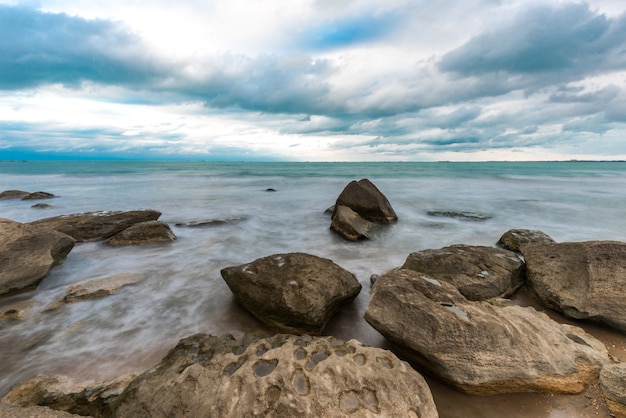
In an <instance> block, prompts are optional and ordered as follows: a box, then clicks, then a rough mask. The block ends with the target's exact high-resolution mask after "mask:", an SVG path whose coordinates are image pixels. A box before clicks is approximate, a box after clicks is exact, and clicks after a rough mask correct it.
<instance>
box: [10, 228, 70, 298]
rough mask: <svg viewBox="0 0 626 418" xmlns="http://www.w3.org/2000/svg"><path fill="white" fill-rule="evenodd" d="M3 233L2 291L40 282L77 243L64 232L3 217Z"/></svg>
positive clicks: (27, 286)
mask: <svg viewBox="0 0 626 418" xmlns="http://www.w3.org/2000/svg"><path fill="white" fill-rule="evenodd" d="M0 236H2V240H0V295H2V294H5V293H9V292H12V291H17V290H21V289H25V288H29V287H33V286H37V285H38V284H39V282H41V280H42V279H43V278H44V277H45V276H46V275H47V274H48V271H50V269H51V268H52V266H54V265H55V264H59V263H61V262H62V261H63V260H64V259H65V257H66V256H67V254H68V253H69V252H70V251H71V250H72V248H74V244H75V243H76V241H75V240H74V239H73V238H72V237H70V236H68V235H66V234H63V233H61V232H57V231H54V230H52V229H47V228H40V227H37V226H33V225H29V224H22V223H19V222H15V221H12V220H9V219H3V218H0Z"/></svg>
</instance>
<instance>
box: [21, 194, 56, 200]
mask: <svg viewBox="0 0 626 418" xmlns="http://www.w3.org/2000/svg"><path fill="white" fill-rule="evenodd" d="M53 197H56V196H55V195H53V194H52V193H48V192H33V193H29V194H27V195H26V196H24V197H22V200H35V199H52V198H53Z"/></svg>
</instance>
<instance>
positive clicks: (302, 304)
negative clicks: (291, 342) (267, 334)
mask: <svg viewBox="0 0 626 418" xmlns="http://www.w3.org/2000/svg"><path fill="white" fill-rule="evenodd" d="M221 274H222V277H223V278H224V280H225V281H226V284H227V285H228V287H229V288H230V290H231V291H232V292H233V294H234V295H235V298H236V299H237V301H238V302H239V303H240V304H241V305H243V307H245V308H246V309H247V310H249V311H250V312H251V313H252V314H253V315H254V316H256V317H257V318H258V319H259V320H261V321H262V322H265V323H266V324H269V325H270V326H273V327H275V328H277V329H279V330H282V331H286V332H290V333H296V334H304V333H310V334H319V333H321V332H322V330H323V329H324V327H325V326H326V323H327V322H328V321H329V320H330V318H331V317H332V316H333V315H334V314H335V312H337V311H338V310H339V308H340V307H341V306H342V305H344V304H348V303H350V302H352V300H353V299H354V298H355V297H356V296H357V295H358V294H359V292H360V291H361V285H360V284H359V282H358V280H357V279H356V277H355V276H354V274H352V273H350V272H348V271H346V270H344V269H343V268H341V267H339V266H338V265H337V264H335V263H333V262H332V261H331V260H328V259H325V258H320V257H316V256H314V255H309V254H304V253H289V254H275V255H271V256H268V257H263V258H259V259H257V260H255V261H253V262H251V263H248V264H242V265H239V266H234V267H227V268H224V269H222V271H221Z"/></svg>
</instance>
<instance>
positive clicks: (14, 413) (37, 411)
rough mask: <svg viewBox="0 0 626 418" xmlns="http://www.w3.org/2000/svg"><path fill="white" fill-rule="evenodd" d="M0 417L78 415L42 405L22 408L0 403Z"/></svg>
mask: <svg viewBox="0 0 626 418" xmlns="http://www.w3.org/2000/svg"><path fill="white" fill-rule="evenodd" d="M0 417H6V418H78V417H80V415H74V414H70V413H67V412H62V411H55V410H54V409H50V408H46V407H44V406H31V407H29V408H23V407H20V406H15V405H6V404H3V403H0Z"/></svg>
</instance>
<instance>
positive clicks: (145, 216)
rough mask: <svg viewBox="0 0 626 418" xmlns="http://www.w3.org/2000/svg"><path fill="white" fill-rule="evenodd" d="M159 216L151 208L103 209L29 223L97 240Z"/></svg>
mask: <svg viewBox="0 0 626 418" xmlns="http://www.w3.org/2000/svg"><path fill="white" fill-rule="evenodd" d="M159 216H161V212H159V211H156V210H151V209H140V210H132V211H114V212H110V211H101V212H86V213H76V214H72V215H62V216H55V217H53V218H45V219H40V220H37V221H33V222H30V223H29V224H30V225H36V226H42V227H45V228H50V229H54V230H56V231H59V232H63V233H64V234H67V235H69V236H71V237H73V238H74V239H75V240H76V241H97V240H100V239H105V238H109V237H111V236H113V235H115V234H117V233H118V232H121V231H123V230H124V229H126V228H128V227H130V226H131V225H134V224H137V223H140V222H146V221H156V220H157V219H159Z"/></svg>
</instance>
